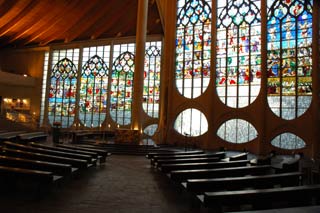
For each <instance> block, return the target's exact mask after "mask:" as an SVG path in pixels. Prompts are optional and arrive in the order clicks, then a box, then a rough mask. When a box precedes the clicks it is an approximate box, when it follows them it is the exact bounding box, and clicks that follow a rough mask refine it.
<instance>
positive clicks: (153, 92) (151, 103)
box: [143, 41, 161, 118]
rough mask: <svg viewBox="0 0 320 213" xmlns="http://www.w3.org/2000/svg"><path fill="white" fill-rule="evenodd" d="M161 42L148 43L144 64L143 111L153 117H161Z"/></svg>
mask: <svg viewBox="0 0 320 213" xmlns="http://www.w3.org/2000/svg"><path fill="white" fill-rule="evenodd" d="M160 69H161V42H160V41H159V42H148V43H147V44H146V55H145V63H144V84H143V109H144V111H145V112H146V113H147V114H148V115H149V116H151V117H154V118H157V117H158V116H159V99H160Z"/></svg>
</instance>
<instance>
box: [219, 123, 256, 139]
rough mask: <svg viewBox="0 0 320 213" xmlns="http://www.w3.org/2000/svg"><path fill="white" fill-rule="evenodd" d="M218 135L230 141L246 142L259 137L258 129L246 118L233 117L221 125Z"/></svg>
mask: <svg viewBox="0 0 320 213" xmlns="http://www.w3.org/2000/svg"><path fill="white" fill-rule="evenodd" d="M217 135H218V136H219V137H220V138H221V139H223V140H225V141H227V142H230V143H246V142H249V141H252V140H254V139H255V138H256V137H257V130H256V128H254V126H253V125H252V124H250V123H249V122H248V121H246V120H242V119H231V120H228V121H226V122H225V123H223V124H222V125H221V126H220V127H219V129H218V131H217Z"/></svg>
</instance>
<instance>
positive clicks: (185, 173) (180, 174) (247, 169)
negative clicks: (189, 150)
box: [168, 165, 273, 182]
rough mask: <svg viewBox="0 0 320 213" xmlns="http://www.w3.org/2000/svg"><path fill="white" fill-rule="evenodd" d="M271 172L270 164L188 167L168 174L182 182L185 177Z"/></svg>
mask: <svg viewBox="0 0 320 213" xmlns="http://www.w3.org/2000/svg"><path fill="white" fill-rule="evenodd" d="M270 173H273V169H272V167H271V166H270V165H263V166H243V167H234V168H233V167H231V168H218V169H190V170H177V171H171V172H170V173H169V174H168V176H169V177H170V179H171V180H173V181H175V182H183V181H186V180H187V179H197V178H219V177H239V176H244V175H264V174H270Z"/></svg>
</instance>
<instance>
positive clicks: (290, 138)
mask: <svg viewBox="0 0 320 213" xmlns="http://www.w3.org/2000/svg"><path fill="white" fill-rule="evenodd" d="M271 144H272V145H273V146H275V147H278V148H280V149H288V150H294V149H302V148H305V147H306V143H305V142H304V141H303V140H302V139H301V138H300V137H298V136H297V135H295V134H292V133H290V132H285V133H282V134H280V135H278V136H277V137H275V138H274V139H273V140H272V141H271Z"/></svg>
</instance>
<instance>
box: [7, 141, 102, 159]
mask: <svg viewBox="0 0 320 213" xmlns="http://www.w3.org/2000/svg"><path fill="white" fill-rule="evenodd" d="M3 144H4V145H5V146H6V147H8V148H13V149H19V150H24V151H28V152H37V153H42V154H48V155H55V156H61V157H67V158H75V159H82V160H86V161H87V162H88V163H89V164H93V165H95V164H96V162H97V159H95V158H92V157H91V156H90V155H83V154H75V153H70V152H61V151H54V150H49V149H43V148H36V147H32V146H26V145H22V144H18V143H13V142H9V141H5V142H3Z"/></svg>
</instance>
